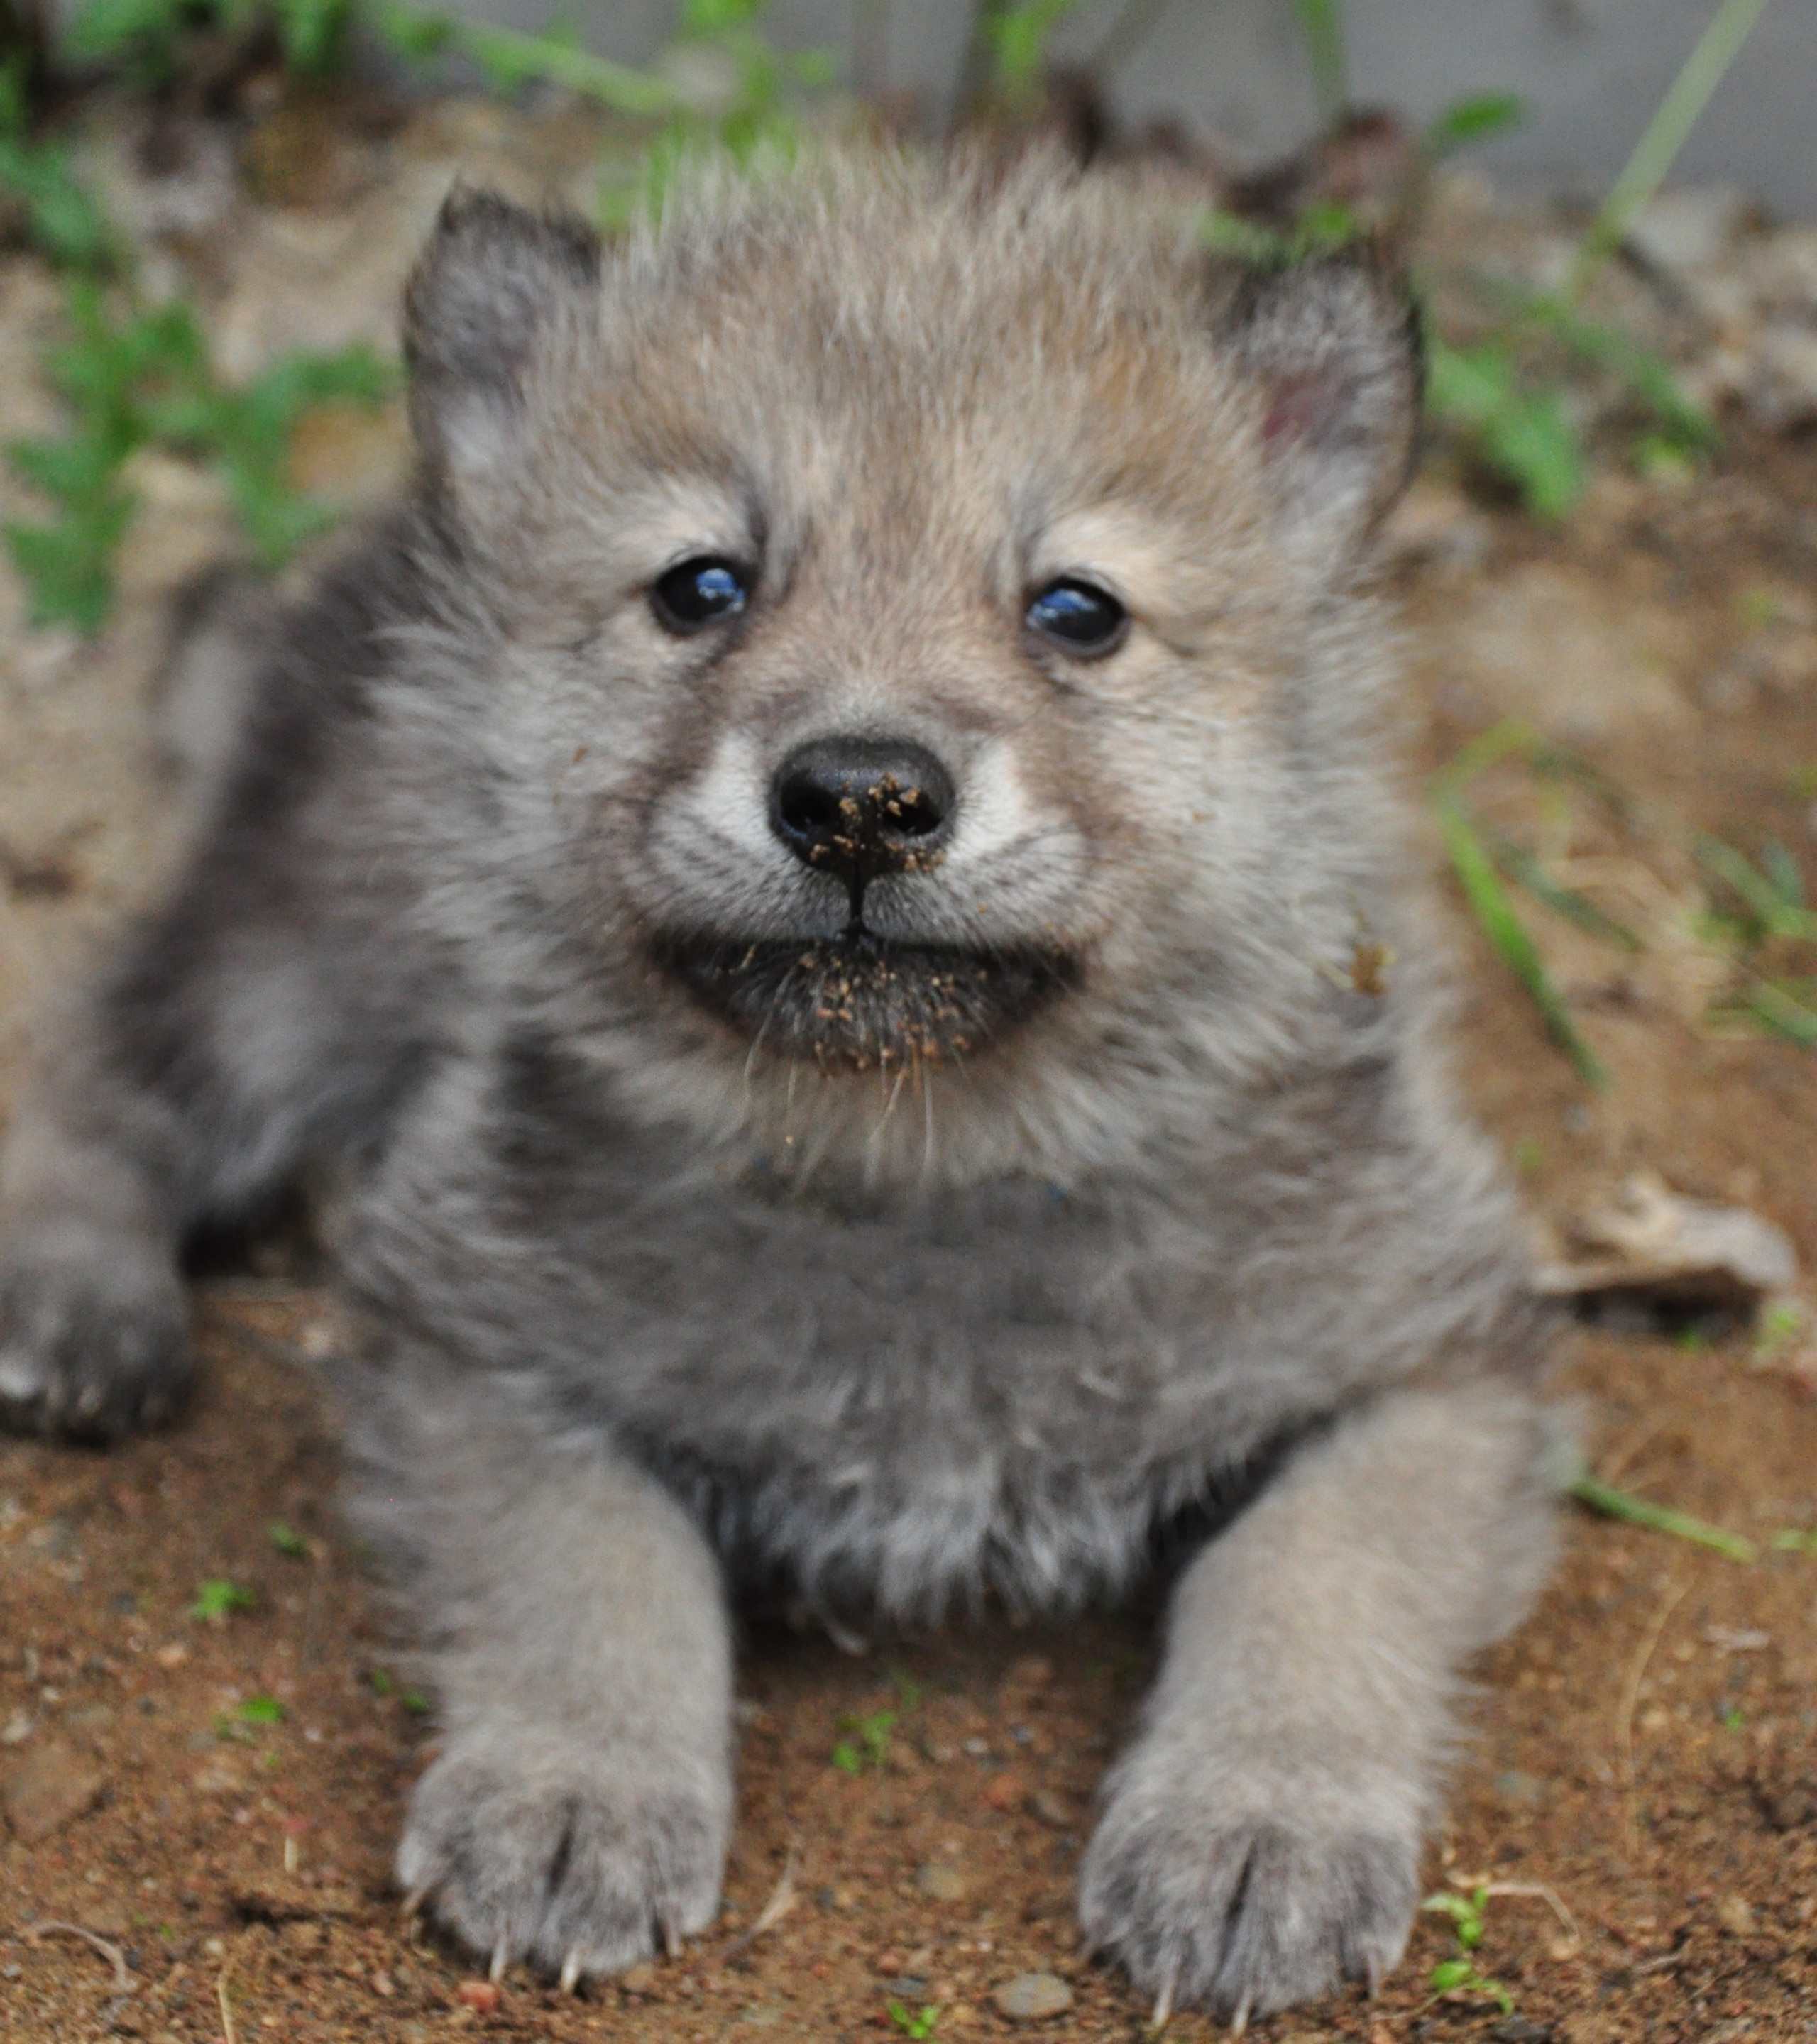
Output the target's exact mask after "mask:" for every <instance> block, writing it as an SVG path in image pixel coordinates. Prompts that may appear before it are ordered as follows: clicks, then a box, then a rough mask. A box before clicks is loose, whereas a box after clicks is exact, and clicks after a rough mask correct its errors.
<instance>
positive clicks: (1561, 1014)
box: [1433, 795, 1608, 1087]
mask: <svg viewBox="0 0 1817 2044" xmlns="http://www.w3.org/2000/svg"><path fill="white" fill-rule="evenodd" d="M1433 808H1434V810H1435V813H1436V814H1437V816H1438V819H1439V829H1440V830H1441V831H1442V832H1443V833H1444V837H1445V846H1446V850H1447V851H1449V852H1450V855H1451V863H1452V865H1453V866H1455V867H1456V868H1457V872H1458V879H1459V880H1460V881H1461V882H1462V884H1463V889H1464V894H1465V897H1466V900H1467V901H1469V905H1470V907H1471V909H1473V911H1474V913H1475V915H1476V918H1477V921H1478V922H1479V923H1480V924H1481V925H1482V927H1483V930H1484V933H1485V935H1486V936H1488V938H1489V941H1490V943H1492V944H1493V945H1494V946H1495V947H1496V951H1499V952H1500V955H1501V958H1502V962H1504V964H1505V965H1506V966H1508V970H1510V971H1511V972H1512V974H1514V976H1515V978H1516V979H1518V980H1519V982H1520V983H1521V985H1523V986H1524V987H1525V988H1526V989H1527V993H1528V994H1529V995H1530V996H1531V998H1532V1001H1533V1005H1535V1007H1536V1008H1537V1009H1538V1010H1539V1012H1540V1014H1541V1015H1542V1016H1543V1017H1544V1019H1545V1022H1546V1028H1548V1029H1550V1031H1551V1032H1552V1035H1553V1038H1554V1041H1555V1042H1557V1043H1558V1046H1559V1047H1560V1048H1561V1049H1562V1051H1564V1053H1565V1055H1566V1056H1567V1057H1568V1058H1569V1059H1570V1060H1571V1062H1572V1064H1573V1066H1575V1067H1576V1069H1577V1075H1578V1077H1579V1078H1581V1079H1582V1080H1583V1081H1584V1082H1585V1084H1586V1085H1592V1086H1598V1087H1600V1086H1604V1085H1607V1084H1608V1072H1607V1071H1606V1070H1605V1069H1604V1066H1603V1062H1602V1060H1601V1059H1600V1058H1599V1057H1598V1056H1597V1055H1596V1052H1595V1051H1592V1049H1591V1048H1590V1047H1589V1045H1588V1043H1585V1041H1584V1039H1583V1038H1582V1036H1581V1035H1579V1034H1578V1032H1577V1024H1575V1023H1574V1022H1573V1020H1571V1014H1570V1010H1569V1009H1567V1008H1566V1006H1565V1002H1564V1001H1563V999H1562V997H1561V995H1560V994H1559V992H1558V989H1557V988H1556V987H1555V986H1554V985H1553V984H1552V982H1551V979H1550V977H1549V976H1548V974H1547V973H1546V966H1545V963H1544V962H1543V961H1542V959H1541V958H1540V955H1539V952H1538V948H1537V947H1535V943H1534V941H1533V939H1532V938H1531V936H1528V935H1527V926H1526V924H1524V923H1523V922H1522V921H1521V920H1520V918H1519V916H1517V915H1516V914H1515V909H1514V905H1513V903H1512V901H1509V900H1508V892H1507V890H1506V889H1505V888H1504V887H1503V886H1502V884H1501V878H1500V875H1499V874H1497V873H1496V869H1495V862H1494V860H1493V859H1491V858H1490V857H1489V852H1488V851H1487V849H1486V848H1485V846H1484V844H1483V841H1482V840H1481V837H1479V836H1477V831H1476V828H1475V826H1474V825H1473V824H1472V823H1471V821H1470V820H1469V816H1466V813H1465V812H1464V809H1463V806H1462V804H1461V803H1460V802H1459V801H1458V800H1457V798H1456V797H1455V796H1453V795H1443V796H1441V797H1439V798H1438V799H1437V800H1435V802H1434V804H1433Z"/></svg>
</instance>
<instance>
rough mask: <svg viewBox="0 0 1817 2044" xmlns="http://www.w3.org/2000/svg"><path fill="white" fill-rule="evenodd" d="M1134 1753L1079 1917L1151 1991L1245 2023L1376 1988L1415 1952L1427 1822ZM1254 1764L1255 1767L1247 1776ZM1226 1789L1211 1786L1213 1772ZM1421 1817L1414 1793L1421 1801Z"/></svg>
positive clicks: (1088, 1871)
mask: <svg viewBox="0 0 1817 2044" xmlns="http://www.w3.org/2000/svg"><path fill="white" fill-rule="evenodd" d="M1145 1758H1147V1757H1146V1756H1144V1755H1143V1754H1141V1753H1140V1752H1138V1753H1137V1754H1134V1755H1132V1756H1131V1761H1130V1762H1126V1763H1125V1765H1124V1769H1123V1770H1122V1776H1121V1779H1120V1781H1118V1782H1117V1784H1116V1786H1115V1788H1114V1789H1113V1792H1112V1796H1111V1800H1110V1805H1109V1808H1108V1809H1107V1811H1106V1812H1105V1814H1104V1820H1103V1822H1102V1823H1101V1824H1100V1825H1099V1827H1098V1830H1097V1835H1096V1836H1095V1837H1094V1838H1093V1840H1092V1842H1091V1846H1090V1849H1089V1852H1088V1853H1087V1854H1086V1858H1085V1869H1084V1872H1083V1873H1082V1875H1081V1881H1080V1901H1079V1915H1080V1920H1081V1923H1082V1924H1083V1925H1084V1927H1085V1932H1086V1934H1087V1936H1088V1937H1089V1938H1090V1940H1091V1942H1092V1943H1093V1946H1095V1947H1096V1948H1097V1950H1101V1951H1106V1952H1111V1953H1114V1954H1116V1957H1118V1958H1120V1959H1121V1960H1122V1961H1123V1963H1124V1965H1125V1966H1127V1968H1128V1969H1129V1973H1130V1975H1131V1978H1132V1979H1133V1980H1134V1981H1135V1984H1136V1986H1137V1987H1138V1988H1140V1989H1141V1990H1142V1991H1143V1993H1145V1994H1147V1995H1152V1996H1154V1997H1155V1998H1156V2000H1157V2001H1158V2002H1159V2003H1161V2004H1165V2005H1166V2006H1168V2007H1173V2006H1185V2005H1186V2004H1199V2005H1201V2006H1204V2007H1206V2008H1210V2009H1212V2011H1214V2012H1215V2013H1216V2014H1217V2015H1220V2016H1223V2017H1224V2018H1226V2019H1230V2020H1233V2021H1235V2022H1237V2023H1241V2022H1243V2021H1246V2020H1247V2019H1248V2018H1249V2017H1250V2016H1252V2015H1254V2016H1262V2015H1270V2014H1272V2013H1273V2012H1274V2011H1277V2010H1279V2009H1283V2008H1290V2007H1291V2006H1293V2004H1295V2003H1296V2002H1301V2001H1306V2000H1310V1999H1312V1997H1313V1996H1316V1995H1321V1994H1325V1993H1328V1992H1330V1991H1331V1989H1333V1988H1336V1987H1338V1986H1339V1985H1340V1984H1342V1983H1343V1981H1346V1980H1357V1981H1368V1982H1369V1984H1370V1985H1371V1986H1372V1987H1373V1985H1374V1984H1375V1982H1376V1981H1378V1980H1380V1979H1381V1977H1382V1975H1383V1974H1385V1973H1387V1972H1388V1970H1389V1968H1390V1967H1392V1966H1393V1965H1394V1964H1395V1962H1396V1961H1397V1960H1398V1959H1399V1958H1400V1954H1401V1953H1402V1952H1403V1950H1404V1949H1405V1948H1406V1944H1407V1936H1408V1931H1409V1929H1410V1928H1411V1927H1412V1921H1413V1912H1414V1907H1415V1904H1416V1900H1417V1898H1418V1895H1419V1885H1418V1877H1419V1830H1418V1826H1417V1823H1414V1822H1412V1821H1411V1819H1409V1820H1408V1821H1407V1822H1404V1823H1389V1825H1387V1826H1386V1827H1385V1826H1384V1825H1383V1823H1382V1821H1381V1819H1382V1815H1383V1812H1382V1810H1381V1807H1380V1805H1379V1804H1377V1805H1375V1806H1374V1807H1373V1808H1370V1809H1369V1810H1368V1811H1367V1812H1366V1811H1365V1810H1364V1809H1363V1808H1362V1804H1361V1802H1360V1800H1359V1802H1358V1805H1357V1807H1356V1808H1355V1809H1354V1810H1353V1811H1351V1812H1346V1811H1345V1810H1344V1809H1343V1807H1342V1799H1341V1798H1338V1799H1334V1798H1333V1796H1331V1794H1330V1793H1329V1792H1321V1793H1320V1794H1319V1795H1318V1796H1314V1797H1308V1798H1306V1799H1304V1803H1305V1807H1304V1808H1299V1809H1296V1803H1298V1802H1300V1800H1302V1799H1300V1798H1297V1797H1296V1796H1294V1795H1293V1792H1292V1791H1291V1789H1288V1790H1285V1791H1284V1792H1281V1793H1280V1794H1277V1795H1273V1796H1269V1797H1267V1798H1266V1799H1262V1798H1258V1797H1257V1796H1255V1795H1254V1792H1253V1790H1250V1792H1248V1793H1247V1794H1246V1793H1244V1792H1243V1776H1242V1772H1239V1771H1238V1770H1230V1771H1226V1770H1225V1769H1204V1770H1197V1775H1198V1778H1197V1779H1196V1780H1195V1779H1193V1778H1192V1777H1191V1776H1189V1775H1185V1770H1184V1769H1181V1770H1179V1772H1180V1773H1181V1774H1182V1775H1185V1778H1181V1779H1175V1780H1170V1779H1168V1778H1167V1777H1168V1775H1170V1774H1171V1773H1174V1771H1175V1770H1174V1769H1162V1768H1159V1767H1157V1766H1155V1765H1153V1764H1152V1762H1151V1763H1150V1764H1149V1765H1144V1764H1143V1763H1144V1760H1145ZM1244 1771H1247V1770H1244ZM1214 1778H1216V1779H1221V1780H1222V1781H1223V1782H1224V1783H1225V1784H1226V1785H1227V1792H1226V1793H1225V1794H1224V1795H1223V1796H1217V1795H1215V1794H1212V1793H1208V1781H1210V1780H1211V1779H1214ZM1407 1800H1408V1808H1409V1812H1411V1809H1412V1800H1413V1799H1412V1797H1411V1796H1409V1797H1408V1799H1407Z"/></svg>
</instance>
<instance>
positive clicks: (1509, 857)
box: [1489, 831, 1643, 951]
mask: <svg viewBox="0 0 1817 2044" xmlns="http://www.w3.org/2000/svg"><path fill="white" fill-rule="evenodd" d="M1489 851H1490V855H1491V856H1492V858H1493V859H1494V860H1495V863H1496V866H1498V867H1500V870H1502V871H1503V872H1504V873H1505V874H1507V875H1508V878H1509V879H1510V880H1512V881H1514V882H1515V883H1516V884H1517V885H1518V886H1522V887H1524V888H1525V889H1527V893H1529V894H1531V896H1532V897H1533V898H1534V899H1535V901H1540V902H1543V903H1544V904H1545V905H1546V907H1547V908H1548V909H1551V910H1552V911H1553V912H1554V913H1555V914H1557V915H1560V916H1565V918H1567V920H1569V921H1571V922H1573V923H1575V924H1577V927H1578V928H1579V929H1581V930H1587V931H1588V932H1589V933H1590V935H1591V936H1595V937H1602V938H1604V939H1607V940H1608V942H1609V943H1612V944H1619V945H1620V946H1621V947H1622V949H1623V951H1640V950H1642V948H1643V947H1642V943H1641V941H1640V939H1639V938H1638V937H1637V936H1635V933H1634V932H1633V931H1632V930H1631V929H1630V928H1628V927H1627V924H1625V923H1618V922H1617V921H1616V920H1615V917H1614V916H1605V915H1604V913H1603V912H1602V910H1601V909H1599V908H1598V907H1597V906H1596V903H1595V902H1593V901H1590V900H1589V899H1588V898H1587V897H1585V896H1584V895H1582V894H1580V893H1578V892H1577V889H1576V888H1574V887H1566V886H1562V885H1561V884H1560V883H1559V882H1558V881H1556V880H1554V878H1552V876H1551V874H1549V873H1548V872H1547V871H1546V869H1545V867H1544V866H1542V865H1541V864H1540V863H1539V862H1538V859H1535V857H1534V856H1533V855H1532V854H1531V852H1528V851H1523V850H1522V849H1521V847H1519V845H1518V844H1516V843H1515V842H1514V840H1512V838H1507V837H1504V836H1502V835H1501V833H1500V832H1499V831H1496V832H1491V833H1490V834H1489Z"/></svg>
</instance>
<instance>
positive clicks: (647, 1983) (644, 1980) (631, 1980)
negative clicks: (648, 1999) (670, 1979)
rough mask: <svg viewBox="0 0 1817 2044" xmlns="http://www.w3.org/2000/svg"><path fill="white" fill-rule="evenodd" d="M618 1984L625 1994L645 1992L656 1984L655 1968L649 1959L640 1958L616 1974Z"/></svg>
mask: <svg viewBox="0 0 1817 2044" xmlns="http://www.w3.org/2000/svg"><path fill="white" fill-rule="evenodd" d="M618 1984H619V1985H620V1987H621V1988H624V1992H626V1993H627V1994H647V1993H648V1992H650V1990H651V1988H653V1987H654V1986H655V1984H656V1969H655V1966H653V1965H651V1962H650V1961H649V1960H647V1959H640V1960H639V1961H637V1963H636V1965H634V1966H627V1967H626V1968H625V1969H624V1972H623V1973H620V1975H619V1976H618Z"/></svg>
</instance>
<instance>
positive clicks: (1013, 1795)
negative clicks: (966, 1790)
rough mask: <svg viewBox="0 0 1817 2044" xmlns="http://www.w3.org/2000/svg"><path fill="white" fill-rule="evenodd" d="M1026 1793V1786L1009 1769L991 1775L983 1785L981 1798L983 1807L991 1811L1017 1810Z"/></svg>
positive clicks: (1019, 1777)
mask: <svg viewBox="0 0 1817 2044" xmlns="http://www.w3.org/2000/svg"><path fill="white" fill-rule="evenodd" d="M1027 1795H1028V1783H1027V1782H1026V1781H1024V1780H1023V1778H1022V1777H1021V1776H1020V1774H1018V1773H1016V1772H1015V1771H1014V1770H1013V1769H1011V1768H1008V1767H1006V1768H1005V1769H1003V1771H1002V1772H1001V1773H999V1774H993V1775H992V1777H990V1779H989V1781H987V1782H986V1783H985V1786H984V1793H983V1796H982V1797H981V1800H982V1801H983V1803H984V1804H985V1808H988V1809H992V1810H1018V1809H1020V1808H1021V1807H1022V1803H1023V1799H1024V1797H1025V1796H1027Z"/></svg>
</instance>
